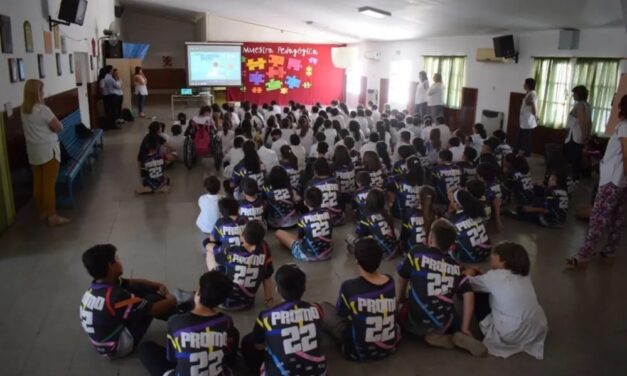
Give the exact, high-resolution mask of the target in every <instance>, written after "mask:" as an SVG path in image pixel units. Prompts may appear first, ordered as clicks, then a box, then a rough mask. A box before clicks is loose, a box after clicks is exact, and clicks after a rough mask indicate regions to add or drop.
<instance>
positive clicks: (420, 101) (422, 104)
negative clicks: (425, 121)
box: [414, 71, 429, 120]
mask: <svg viewBox="0 0 627 376" xmlns="http://www.w3.org/2000/svg"><path fill="white" fill-rule="evenodd" d="M418 80H419V81H418V87H417V88H416V100H415V102H416V107H415V109H414V116H418V118H419V119H420V120H422V118H423V117H424V116H425V115H427V114H428V112H427V111H428V108H427V91H428V90H429V78H428V77H427V72H425V71H420V73H418Z"/></svg>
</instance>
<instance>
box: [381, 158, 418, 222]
mask: <svg viewBox="0 0 627 376" xmlns="http://www.w3.org/2000/svg"><path fill="white" fill-rule="evenodd" d="M423 185H424V171H423V169H422V165H421V164H420V160H418V158H416V157H411V158H409V159H407V167H406V172H405V173H403V174H401V175H396V176H393V177H391V178H390V179H388V184H387V191H388V196H389V200H388V201H389V202H391V203H392V215H393V216H394V218H398V219H401V218H403V214H404V212H405V210H406V209H407V208H411V207H416V206H417V207H420V200H419V194H420V188H421V187H422V186H423Z"/></svg>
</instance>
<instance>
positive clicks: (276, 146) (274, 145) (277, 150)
mask: <svg viewBox="0 0 627 376" xmlns="http://www.w3.org/2000/svg"><path fill="white" fill-rule="evenodd" d="M284 145H289V144H288V143H287V141H285V140H284V139H282V138H279V139H278V140H276V141H273V142H272V148H271V149H272V151H273V152H275V153H276V155H281V148H282V147H283V146H284Z"/></svg>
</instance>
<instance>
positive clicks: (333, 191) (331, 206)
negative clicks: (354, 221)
mask: <svg viewBox="0 0 627 376" xmlns="http://www.w3.org/2000/svg"><path fill="white" fill-rule="evenodd" d="M311 187H316V188H318V189H319V190H320V192H322V204H321V205H320V207H321V208H323V209H326V210H328V211H329V214H330V215H331V220H332V221H333V223H338V222H341V221H343V219H344V210H342V207H341V205H340V186H339V184H338V183H337V180H335V178H334V177H327V178H313V179H311V180H310V181H309V184H308V188H311Z"/></svg>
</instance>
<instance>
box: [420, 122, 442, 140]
mask: <svg viewBox="0 0 627 376" xmlns="http://www.w3.org/2000/svg"><path fill="white" fill-rule="evenodd" d="M433 128H434V127H433V125H428V126H426V127H424V128H422V130H421V131H420V138H422V139H423V140H425V141H428V140H429V137H431V131H432V130H433ZM440 140H442V134H440Z"/></svg>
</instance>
